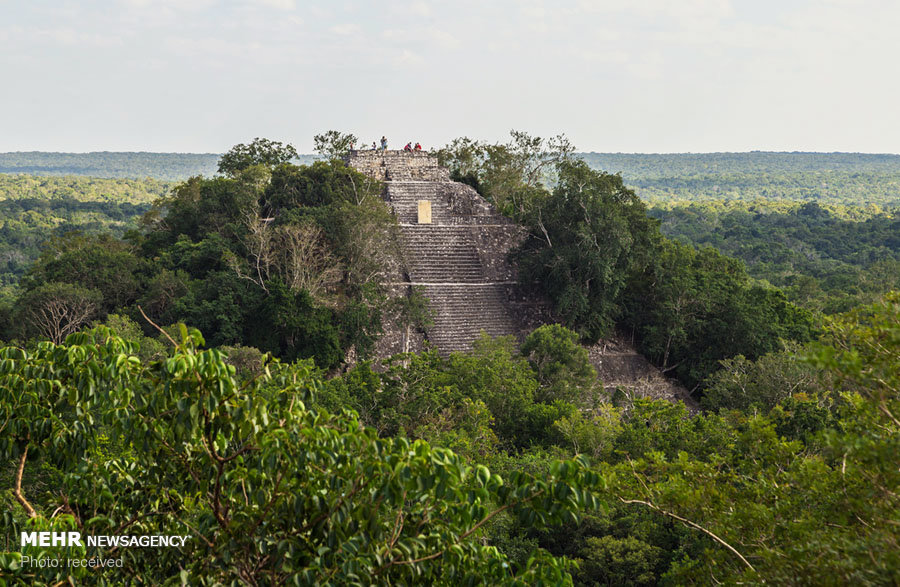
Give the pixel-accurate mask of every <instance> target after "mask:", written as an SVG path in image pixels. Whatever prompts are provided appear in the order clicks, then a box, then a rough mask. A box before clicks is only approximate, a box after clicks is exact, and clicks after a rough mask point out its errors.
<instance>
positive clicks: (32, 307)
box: [19, 282, 102, 344]
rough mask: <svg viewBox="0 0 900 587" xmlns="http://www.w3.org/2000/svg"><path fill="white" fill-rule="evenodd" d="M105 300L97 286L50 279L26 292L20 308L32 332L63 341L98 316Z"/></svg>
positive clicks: (57, 342) (45, 337)
mask: <svg viewBox="0 0 900 587" xmlns="http://www.w3.org/2000/svg"><path fill="white" fill-rule="evenodd" d="M101 301H102V296H101V294H100V292H99V291H97V290H95V289H88V288H86V287H81V286H78V285H72V284H70V283H59V282H50V283H45V284H43V285H40V286H38V287H36V288H34V289H32V290H30V291H28V292H26V293H25V295H24V296H23V297H22V299H21V300H20V301H19V303H20V305H21V306H20V309H19V312H20V316H21V318H22V320H23V322H24V326H25V328H26V331H27V332H28V333H29V334H31V335H33V336H39V337H40V338H43V339H46V340H50V341H52V342H54V343H56V344H60V343H61V342H62V341H63V340H65V338H66V337H67V336H68V335H70V334H72V333H73V332H75V331H77V330H78V329H79V328H81V327H82V326H84V325H86V324H87V323H89V322H90V321H91V319H92V318H94V317H95V315H96V314H97V310H98V308H99V306H100V303H101Z"/></svg>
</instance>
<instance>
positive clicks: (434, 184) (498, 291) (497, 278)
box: [348, 150, 691, 402]
mask: <svg viewBox="0 0 900 587" xmlns="http://www.w3.org/2000/svg"><path fill="white" fill-rule="evenodd" d="M348 163H349V164H350V165H352V166H353V167H355V168H356V169H357V170H359V171H361V172H363V173H365V174H367V175H369V176H371V177H373V178H375V179H378V180H379V181H382V182H384V185H385V191H384V193H383V197H384V198H385V200H386V201H387V202H388V203H389V204H390V206H391V208H392V209H393V211H394V214H395V216H396V217H397V220H398V222H399V224H400V238H401V240H402V243H401V245H402V247H401V248H402V249H403V260H402V262H401V264H400V266H399V267H397V268H395V270H394V271H393V272H392V274H391V275H388V276H385V277H384V279H385V281H386V283H387V285H388V286H389V289H390V291H391V292H392V294H393V295H394V296H396V297H401V296H406V295H409V294H410V292H411V291H412V290H413V288H419V290H420V291H421V292H422V294H424V296H425V297H426V298H428V300H429V306H430V307H431V309H432V312H433V324H432V325H431V326H429V327H427V328H426V329H425V332H424V336H423V333H421V332H418V331H416V330H414V329H410V328H405V329H398V328H396V327H391V325H389V324H386V325H385V326H386V327H387V328H386V332H385V334H384V336H383V337H382V338H381V340H380V341H379V343H378V344H379V348H378V349H377V355H378V356H379V357H382V358H384V357H387V356H390V355H393V354H395V353H399V352H418V351H420V350H422V349H423V348H424V347H425V344H426V341H427V342H428V343H430V344H432V345H434V346H435V347H437V349H438V351H439V352H440V353H441V354H442V355H448V354H449V353H451V352H453V351H466V350H469V349H471V347H472V342H473V341H474V340H475V339H476V338H478V336H479V335H480V334H481V332H482V331H484V332H486V333H487V334H489V335H491V336H503V335H514V336H516V337H518V338H520V339H521V338H522V337H523V336H525V335H526V334H527V333H528V332H530V331H531V330H533V329H534V328H536V327H538V326H540V325H541V324H542V323H548V322H553V321H554V320H553V317H552V316H551V315H550V312H549V310H548V308H547V305H546V303H544V301H543V300H536V299H533V298H524V297H522V292H521V291H520V289H519V288H518V286H517V282H516V271H515V267H513V266H511V265H510V264H509V262H508V261H507V256H508V253H509V251H510V250H511V249H512V248H513V247H515V246H516V245H517V244H518V243H519V242H520V239H522V238H524V236H525V235H524V230H523V229H522V228H521V227H519V226H518V225H516V224H514V223H513V222H512V221H511V220H509V219H508V218H506V217H505V216H503V215H502V214H500V213H499V212H498V211H497V210H496V209H495V208H494V207H493V206H492V205H491V204H489V203H488V202H487V201H486V200H485V199H484V198H482V197H481V196H479V195H478V192H476V191H475V190H474V189H472V188H471V187H469V186H468V185H465V184H463V183H459V182H455V181H451V179H450V173H449V171H448V170H447V169H445V168H443V167H441V166H440V165H438V162H437V159H436V158H435V157H433V156H431V155H429V154H428V153H425V152H416V151H413V152H409V151H374V150H373V151H353V152H351V153H350V155H349V158H348ZM588 353H589V355H590V358H591V362H592V363H593V365H594V367H595V368H596V369H597V374H598V375H599V376H600V379H601V381H603V384H604V387H606V389H607V391H609V392H610V393H612V392H614V391H616V390H623V389H624V390H626V392H627V393H629V394H633V395H635V396H648V395H649V396H655V397H666V398H670V399H671V398H676V397H679V398H682V399H685V400H686V401H688V402H690V401H691V400H690V398H689V397H688V395H687V392H686V391H685V390H683V389H682V388H680V387H679V386H677V385H675V384H674V383H673V382H672V381H669V380H667V379H666V378H665V377H664V376H663V375H662V374H661V373H660V372H659V371H658V370H657V369H656V368H655V367H653V366H652V365H651V364H650V363H649V362H648V361H647V359H645V358H644V357H643V356H641V355H640V354H639V353H638V352H637V351H636V350H635V348H634V345H633V344H632V343H631V342H630V341H628V340H626V337H625V335H624V334H622V333H618V334H616V335H614V336H613V337H612V338H611V339H608V340H601V341H600V342H598V343H597V344H595V345H592V346H590V347H588Z"/></svg>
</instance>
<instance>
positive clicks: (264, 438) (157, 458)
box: [0, 327, 597, 585]
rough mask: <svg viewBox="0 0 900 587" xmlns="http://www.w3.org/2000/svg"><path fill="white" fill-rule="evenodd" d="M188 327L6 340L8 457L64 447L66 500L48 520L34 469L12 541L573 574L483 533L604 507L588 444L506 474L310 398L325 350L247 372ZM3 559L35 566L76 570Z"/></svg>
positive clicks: (1, 359)
mask: <svg viewBox="0 0 900 587" xmlns="http://www.w3.org/2000/svg"><path fill="white" fill-rule="evenodd" d="M181 334H182V341H181V343H180V344H179V345H178V347H177V348H176V349H175V351H174V352H173V353H172V354H171V355H170V356H168V357H167V358H165V359H162V360H159V361H155V362H150V363H144V362H142V361H141V360H140V359H139V358H137V357H136V356H135V355H134V354H133V353H134V351H135V349H134V348H133V346H132V345H131V344H130V343H126V342H125V341H123V340H122V339H118V338H116V337H114V336H113V334H112V333H111V332H110V331H109V330H108V329H105V328H102V327H101V328H98V329H96V330H93V331H90V332H86V333H82V334H77V335H73V336H71V337H70V338H69V339H68V340H67V342H66V344H65V345H60V346H57V345H54V344H52V343H48V342H45V343H41V344H40V345H39V346H38V348H36V349H34V350H32V351H25V350H22V349H17V348H12V347H8V348H5V349H2V350H0V379H2V381H0V389H2V393H3V396H2V397H0V400H2V401H0V406H2V408H0V409H2V417H3V419H4V420H5V422H6V424H5V425H4V427H3V430H2V437H0V440H2V442H0V449H2V453H3V458H4V459H7V460H12V461H15V462H17V463H21V464H22V466H23V467H25V468H26V469H28V471H29V474H30V472H31V468H30V467H27V465H28V464H30V463H35V462H37V459H38V458H39V457H40V458H41V459H44V460H46V461H47V462H50V463H52V464H53V465H54V466H55V467H56V468H57V469H58V471H59V472H60V475H61V478H60V482H59V485H58V486H56V487H54V493H55V494H56V496H57V497H56V498H55V499H56V500H62V501H63V503H64V504H65V505H64V506H63V507H62V508H60V509H62V510H64V511H65V514H64V515H63V516H58V517H56V518H53V519H52V520H48V518H52V517H53V515H54V514H52V513H51V511H52V510H51V509H50V507H51V506H50V505H47V506H46V507H45V508H41V507H40V505H38V506H37V507H36V506H34V505H32V500H34V496H32V495H28V494H27V492H26V491H24V490H23V489H22V487H23V486H24V487H26V488H27V487H28V483H27V479H26V483H25V484H24V485H23V484H22V479H21V478H20V477H17V479H16V481H15V490H14V496H15V499H16V500H17V502H18V503H19V505H20V506H21V508H22V510H20V511H24V513H26V514H27V515H28V518H29V519H28V520H27V521H26V522H25V523H24V524H23V523H22V522H21V519H17V518H16V517H13V519H10V517H9V516H7V520H8V521H12V522H13V523H12V524H11V525H7V527H6V528H5V532H6V533H7V539H9V535H10V534H12V537H13V539H14V540H15V538H17V536H18V530H19V529H20V528H28V527H35V528H36V527H45V526H46V525H47V524H48V522H52V524H53V525H54V526H55V527H57V528H60V527H62V526H64V525H74V526H75V527H77V528H79V529H80V530H81V531H82V532H84V533H86V534H130V535H141V534H188V535H190V536H191V539H190V541H189V542H188V544H187V545H186V546H185V547H184V548H181V549H177V548H176V549H159V550H157V549H122V550H120V551H119V552H117V553H115V554H116V556H123V557H124V559H125V561H126V562H125V565H124V567H123V568H122V569H115V568H114V569H111V570H108V571H106V572H105V574H104V575H103V579H104V580H105V581H109V582H113V583H115V582H125V581H130V580H138V579H143V580H148V579H152V580H153V581H154V582H166V581H172V580H175V581H178V580H182V581H188V582H190V583H191V584H216V583H218V582H225V583H228V582H230V581H231V580H233V579H239V580H242V581H246V582H248V583H252V584H257V583H269V584H283V583H285V582H291V583H295V582H299V583H306V584H310V583H320V584H323V583H334V584H361V585H369V584H372V583H375V582H377V583H412V582H422V581H426V582H441V583H458V582H463V583H466V582H476V583H482V582H488V583H514V584H521V585H524V584H535V583H536V582H541V581H544V582H549V583H554V584H558V583H564V582H566V580H567V573H566V564H565V562H564V561H562V560H559V559H554V558H553V557H550V556H547V555H546V553H540V552H537V553H535V554H534V556H533V557H532V558H531V559H530V560H529V562H528V563H527V564H526V565H524V566H523V567H520V568H518V569H513V568H512V567H511V566H510V564H509V563H508V562H506V559H505V557H504V556H503V555H501V554H500V553H499V552H498V551H497V549H496V548H495V547H492V546H487V545H485V544H484V543H483V542H482V541H481V537H482V536H483V532H484V531H483V528H484V526H485V524H487V523H488V522H489V521H490V520H491V519H492V518H494V517H495V516H497V515H498V514H500V513H501V512H504V513H506V515H511V516H513V517H515V518H516V519H519V520H521V521H522V522H523V523H525V524H528V525H529V526H534V527H536V528H537V527H543V526H544V525H547V524H555V523H561V522H574V521H575V520H576V516H577V514H578V512H579V511H582V510H584V509H586V508H587V509H590V508H593V507H595V506H596V498H595V497H594V496H593V495H592V494H591V493H590V492H589V491H585V490H584V489H582V488H584V487H590V486H592V485H594V484H595V483H596V481H597V476H596V474H595V473H593V472H591V471H590V470H589V469H588V468H587V466H586V463H585V461H584V460H582V459H575V460H572V461H567V462H561V463H558V464H555V465H553V468H552V472H551V474H549V475H545V476H542V477H541V478H535V477H533V476H530V475H527V474H522V473H513V474H510V475H509V476H508V477H507V478H506V479H502V478H500V477H499V476H497V475H496V474H492V473H491V472H490V471H489V470H488V469H487V468H485V467H483V466H474V467H473V466H469V465H467V464H466V463H465V462H464V461H463V460H462V459H461V458H460V457H458V456H456V455H455V454H453V453H452V452H451V451H449V450H446V449H439V448H432V447H430V446H429V445H428V444H427V443H425V442H423V441H416V442H410V441H407V440H405V439H403V438H393V439H392V438H379V437H378V436H377V435H376V434H375V432H374V430H373V429H371V428H365V427H363V426H362V425H361V424H360V422H359V420H358V418H357V416H356V415H355V414H353V413H351V412H346V411H344V412H340V413H334V414H332V413H329V412H327V411H324V410H312V409H308V408H307V407H306V405H305V403H304V401H305V400H306V399H308V398H309V397H310V395H311V394H314V393H315V392H316V391H317V390H318V389H319V388H320V387H321V385H322V383H321V380H319V379H318V378H317V376H316V375H315V372H314V370H313V369H312V368H311V366H310V365H309V364H308V363H297V364H294V365H283V364H280V363H277V362H272V363H270V364H268V365H267V367H266V374H265V375H263V376H260V377H256V378H252V379H246V380H243V381H239V380H237V379H235V377H234V373H235V371H234V367H232V366H230V365H228V364H227V363H226V362H225V356H224V354H223V353H222V352H220V351H218V350H215V349H213V350H207V351H201V350H199V349H198V347H199V345H201V344H202V343H203V341H202V339H201V338H200V335H199V333H198V332H196V331H190V332H189V331H188V330H187V329H185V328H183V327H182V331H181ZM101 433H102V434H101ZM38 508H40V509H38ZM30 554H32V555H35V554H37V553H30ZM54 554H57V555H64V554H69V555H73V554H76V553H64V552H56V553H54ZM95 554H97V553H91V552H88V553H87V556H94V555H95ZM106 554H108V555H110V556H112V553H106ZM4 560H5V561H6V572H11V573H13V574H12V577H13V578H14V580H18V581H36V582H47V583H53V582H56V581H60V580H63V581H64V580H66V577H67V574H68V572H69V571H67V570H65V569H63V570H59V569H47V570H43V571H42V570H38V569H33V568H30V567H28V568H23V567H20V565H19V563H18V562H17V561H18V556H17V555H15V554H14V555H12V556H11V557H10V556H6V557H5V558H4Z"/></svg>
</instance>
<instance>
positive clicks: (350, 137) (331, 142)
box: [313, 130, 359, 159]
mask: <svg viewBox="0 0 900 587" xmlns="http://www.w3.org/2000/svg"><path fill="white" fill-rule="evenodd" d="M358 141H359V139H358V138H357V137H356V135H354V134H351V133H346V134H345V133H342V132H339V131H336V130H329V131H327V132H325V133H323V134H320V135H316V136H314V137H313V143H314V144H315V151H316V153H318V154H320V155H322V156H324V157H326V158H328V159H341V158H342V157H344V156H345V155H346V154H347V153H349V152H350V149H352V148H353V145H355V144H356V143H357V142H358Z"/></svg>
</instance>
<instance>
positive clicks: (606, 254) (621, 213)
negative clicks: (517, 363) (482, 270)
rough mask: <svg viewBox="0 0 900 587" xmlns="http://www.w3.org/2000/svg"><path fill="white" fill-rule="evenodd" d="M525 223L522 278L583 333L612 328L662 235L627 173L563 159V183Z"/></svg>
mask: <svg viewBox="0 0 900 587" xmlns="http://www.w3.org/2000/svg"><path fill="white" fill-rule="evenodd" d="M525 222H526V226H527V227H528V229H529V236H528V238H527V239H526V240H525V241H524V242H523V243H522V245H521V246H520V247H519V249H518V250H516V251H515V252H514V258H515V259H516V261H517V262H518V266H519V274H520V276H521V280H522V282H524V283H525V284H528V285H530V286H532V287H534V288H535V289H536V290H537V291H539V292H541V293H542V294H543V295H545V296H547V298H548V299H550V300H551V301H552V302H553V306H554V310H555V311H556V312H557V313H558V315H559V316H560V317H561V318H562V319H563V321H564V323H565V324H566V325H567V326H568V327H569V328H572V329H573V330H575V331H576V332H578V334H579V335H580V336H581V338H582V339H583V340H585V341H589V342H593V341H596V340H597V339H598V338H599V337H600V336H603V335H605V334H608V333H609V332H610V330H611V329H612V327H613V324H614V323H615V321H616V319H617V318H618V317H619V314H620V309H621V308H620V303H621V295H622V293H623V291H624V289H625V286H626V284H627V283H628V279H629V277H630V276H631V275H632V274H633V273H635V272H637V271H640V270H641V269H642V268H643V267H644V266H645V265H646V263H647V262H648V260H649V259H650V257H651V256H652V253H653V251H654V249H655V247H656V242H657V240H658V239H659V233H658V230H657V228H656V225H655V222H654V221H653V220H651V219H649V218H648V217H647V215H646V209H645V208H644V205H643V204H642V203H641V201H640V200H638V198H637V196H635V195H634V192H632V191H631V190H629V189H628V188H626V187H625V185H624V184H623V183H622V178H621V177H619V176H617V175H608V174H604V173H598V172H596V171H593V170H591V169H589V168H588V167H587V165H585V164H584V163H583V162H580V161H575V162H563V163H562V164H560V166H559V183H558V184H557V186H556V187H555V188H554V189H553V191H552V193H550V194H549V195H548V196H546V197H543V198H542V200H541V201H540V202H538V203H537V204H536V205H535V206H533V208H532V209H531V211H530V212H529V214H528V216H527V218H526V220H525Z"/></svg>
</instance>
